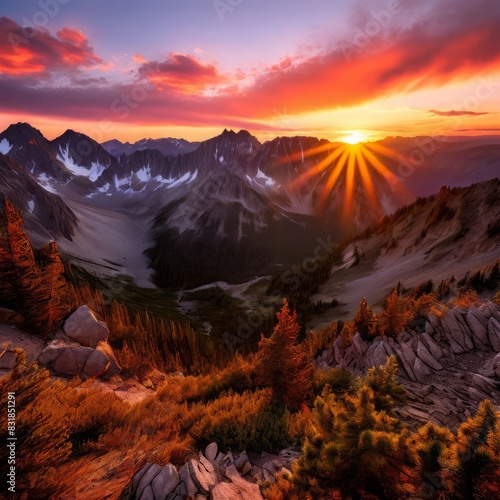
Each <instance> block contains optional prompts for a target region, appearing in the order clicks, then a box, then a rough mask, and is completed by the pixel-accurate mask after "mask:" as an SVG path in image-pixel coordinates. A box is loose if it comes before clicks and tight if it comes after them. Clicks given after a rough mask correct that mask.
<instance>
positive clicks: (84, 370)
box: [37, 338, 120, 380]
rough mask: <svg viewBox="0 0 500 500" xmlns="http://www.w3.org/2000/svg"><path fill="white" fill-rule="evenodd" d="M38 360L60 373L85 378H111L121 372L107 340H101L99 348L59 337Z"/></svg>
mask: <svg viewBox="0 0 500 500" xmlns="http://www.w3.org/2000/svg"><path fill="white" fill-rule="evenodd" d="M37 361H38V362H39V363H40V364H42V365H45V366H48V367H49V368H52V370H54V371H55V372H56V373H58V374H59V375H65V376H67V377H75V376H80V377H81V378H82V379H84V380H86V379H88V378H96V377H103V378H110V377H111V376H114V375H116V374H117V373H119V372H120V366H119V365H118V362H117V361H116V358H115V355H114V353H113V349H112V348H111V346H110V345H109V344H108V343H107V342H100V343H99V345H98V346H97V349H92V347H87V346H82V345H80V344H78V343H76V342H71V341H70V342H69V343H68V342H66V341H64V340H63V339H61V338H57V339H54V340H52V341H51V342H50V343H49V344H48V345H47V347H46V348H45V349H44V350H43V351H42V352H41V353H40V356H38V359H37Z"/></svg>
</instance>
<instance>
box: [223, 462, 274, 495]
mask: <svg viewBox="0 0 500 500" xmlns="http://www.w3.org/2000/svg"><path fill="white" fill-rule="evenodd" d="M226 477H227V478H228V479H229V480H230V481H231V482H232V483H233V484H234V485H235V486H236V488H238V490H239V493H240V496H241V498H243V499H245V500H263V499H262V495H261V493H260V488H259V486H258V485H257V484H255V483H251V482H249V481H247V480H246V479H243V478H242V477H241V476H240V474H239V473H238V471H237V470H236V467H235V466H234V465H230V466H229V467H228V468H227V469H226ZM273 479H274V478H273Z"/></svg>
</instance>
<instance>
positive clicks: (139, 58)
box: [132, 54, 148, 64]
mask: <svg viewBox="0 0 500 500" xmlns="http://www.w3.org/2000/svg"><path fill="white" fill-rule="evenodd" d="M132 59H133V60H134V62H135V63H136V64H143V63H146V62H148V60H147V59H146V58H145V57H142V56H141V55H140V54H134V55H133V56H132Z"/></svg>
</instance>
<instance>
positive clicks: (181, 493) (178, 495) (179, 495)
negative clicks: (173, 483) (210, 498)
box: [167, 483, 193, 500]
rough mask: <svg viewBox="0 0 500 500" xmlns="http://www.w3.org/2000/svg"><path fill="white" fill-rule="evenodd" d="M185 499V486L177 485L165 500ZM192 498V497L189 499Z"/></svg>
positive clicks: (182, 484)
mask: <svg viewBox="0 0 500 500" xmlns="http://www.w3.org/2000/svg"><path fill="white" fill-rule="evenodd" d="M186 497H187V490H186V485H185V484H184V483H179V484H178V485H177V487H176V488H175V490H174V491H172V493H170V494H169V495H168V496H167V500H185V499H186ZM191 498H193V497H191Z"/></svg>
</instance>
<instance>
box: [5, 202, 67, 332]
mask: <svg viewBox="0 0 500 500" xmlns="http://www.w3.org/2000/svg"><path fill="white" fill-rule="evenodd" d="M22 224H23V219H22V216H21V212H20V210H16V209H15V208H14V207H13V205H12V204H11V203H10V202H9V201H8V200H7V199H6V200H4V204H3V214H1V215H0V305H3V306H5V307H7V308H11V309H15V310H16V311H18V312H20V313H21V314H22V315H23V316H24V317H25V320H26V323H27V325H26V326H27V327H28V328H30V329H31V330H33V331H34V332H35V333H37V334H39V335H41V336H47V335H48V334H49V333H52V332H54V331H55V330H56V329H57V328H58V327H59V326H60V323H61V320H62V319H63V318H64V317H65V316H67V315H68V314H69V313H70V312H71V311H72V310H73V309H74V306H75V297H74V294H73V290H72V288H71V287H70V286H69V284H68V283H67V282H66V280H65V278H64V265H63V263H62V261H61V258H60V257H59V253H58V249H57V244H56V243H55V242H54V241H52V242H50V243H48V244H47V245H45V246H44V247H42V248H41V249H40V250H38V251H34V250H33V248H32V246H31V243H30V240H29V238H28V236H27V235H26V233H25V232H24V231H23V229H22Z"/></svg>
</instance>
